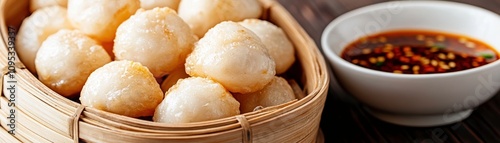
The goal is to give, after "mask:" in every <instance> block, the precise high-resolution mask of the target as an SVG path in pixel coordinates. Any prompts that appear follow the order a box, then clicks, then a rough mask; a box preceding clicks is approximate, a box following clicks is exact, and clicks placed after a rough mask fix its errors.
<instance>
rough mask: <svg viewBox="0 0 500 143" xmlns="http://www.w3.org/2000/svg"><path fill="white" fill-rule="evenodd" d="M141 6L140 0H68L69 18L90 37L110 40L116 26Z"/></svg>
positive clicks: (113, 35)
mask: <svg viewBox="0 0 500 143" xmlns="http://www.w3.org/2000/svg"><path fill="white" fill-rule="evenodd" d="M139 7H140V2H139V0H68V19H69V20H70V22H71V24H72V25H73V26H74V27H76V28H77V29H79V30H80V31H82V32H83V33H85V34H87V35H89V36H90V37H92V38H94V39H96V40H99V41H101V42H110V41H113V39H114V38H115V33H116V28H118V26H119V25H120V24H121V23H122V22H123V21H125V20H127V19H128V18H129V17H130V16H131V15H132V14H134V13H135V12H136V11H137V9H139Z"/></svg>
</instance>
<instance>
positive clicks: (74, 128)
mask: <svg viewBox="0 0 500 143" xmlns="http://www.w3.org/2000/svg"><path fill="white" fill-rule="evenodd" d="M260 2H261V5H262V6H263V7H264V11H263V16H262V17H261V19H265V20H268V21H270V22H272V23H274V24H276V25H278V26H279V27H281V28H282V29H283V30H284V31H285V33H286V34H287V35H288V37H289V38H290V40H291V41H292V43H293V44H294V46H295V50H296V57H297V61H296V63H295V65H294V67H295V68H292V70H295V71H292V74H289V76H291V77H292V78H293V80H290V82H291V83H292V86H293V88H294V90H295V92H296V93H297V95H298V97H299V98H298V100H294V101H291V102H288V103H285V104H282V105H277V106H273V107H268V108H263V109H261V110H258V111H255V112H250V113H245V114H241V115H238V116H234V117H228V118H223V119H218V120H212V121H204V122H196V123H187V124H165V123H156V122H152V121H147V120H141V119H135V118H129V117H125V116H120V115H117V114H112V113H108V112H104V111H100V110H96V109H93V108H88V107H84V106H82V105H81V104H79V103H77V102H74V101H72V100H69V99H66V98H64V97H63V96H60V95H59V94H57V93H55V92H54V91H52V90H51V89H49V88H48V87H46V86H45V85H43V84H42V83H41V82H40V81H39V80H38V79H37V78H36V77H35V76H34V75H33V74H31V73H30V72H29V71H28V70H27V69H25V68H24V66H23V64H22V63H21V62H20V61H16V62H15V63H16V65H15V67H16V73H15V76H16V80H17V83H16V87H17V88H16V97H15V100H16V101H15V104H16V106H15V108H14V109H15V110H16V113H15V116H16V118H15V125H16V127H15V135H12V134H9V133H8V132H7V131H8V130H10V127H8V126H7V123H8V122H10V121H9V120H7V116H9V114H10V112H9V111H10V109H11V107H8V105H7V104H8V99H9V97H6V96H5V95H9V94H8V91H7V90H5V88H6V87H5V86H2V87H3V88H2V90H3V93H4V94H3V95H2V96H0V123H1V125H2V127H3V128H0V142H9V143H10V142H58V143H59V142H147V143H155V142H217V143H219V142H323V137H322V133H321V130H320V128H319V123H320V119H321V114H322V111H323V107H324V104H325V100H326V96H327V91H328V84H329V77H328V72H327V68H326V64H325V61H324V59H323V57H322V55H321V53H320V52H319V50H318V48H317V46H316V45H315V43H314V42H313V40H312V39H311V38H310V37H309V36H308V35H307V33H306V32H305V31H304V29H303V28H302V27H300V25H299V24H298V23H297V21H295V19H294V18H293V17H292V16H291V15H290V14H289V13H288V12H287V11H286V9H285V8H283V7H282V6H281V5H280V4H279V3H278V2H276V1H274V0H260ZM28 4H29V2H28V0H3V1H1V2H0V7H1V11H0V30H1V32H2V33H1V34H2V39H3V40H2V43H1V44H0V45H1V46H2V47H0V53H1V54H0V67H2V69H3V70H2V74H3V75H4V76H0V78H1V77H3V78H2V81H3V82H0V83H2V85H6V84H7V78H8V77H7V66H8V60H7V53H8V49H7V47H8V46H7V43H8V26H12V27H14V28H16V29H17V28H19V26H20V24H21V22H22V20H23V19H24V18H25V17H27V16H28V15H29V14H30V13H29V9H28ZM16 59H17V57H16ZM295 81H296V82H295ZM294 83H295V84H294Z"/></svg>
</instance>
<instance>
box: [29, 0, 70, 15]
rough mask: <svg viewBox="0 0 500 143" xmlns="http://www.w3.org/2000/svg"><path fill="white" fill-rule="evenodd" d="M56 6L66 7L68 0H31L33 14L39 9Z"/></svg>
mask: <svg viewBox="0 0 500 143" xmlns="http://www.w3.org/2000/svg"><path fill="white" fill-rule="evenodd" d="M54 5H58V6H61V7H66V5H68V0H30V11H31V12H33V11H35V10H37V9H40V8H43V7H49V6H54Z"/></svg>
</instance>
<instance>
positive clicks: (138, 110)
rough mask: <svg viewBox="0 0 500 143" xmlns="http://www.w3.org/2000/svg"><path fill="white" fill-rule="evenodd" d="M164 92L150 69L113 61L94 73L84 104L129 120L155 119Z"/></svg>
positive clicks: (84, 97) (136, 64)
mask: <svg viewBox="0 0 500 143" xmlns="http://www.w3.org/2000/svg"><path fill="white" fill-rule="evenodd" d="M162 99H163V92H162V91H161V89H160V85H159V84H158V83H157V82H156V79H155V78H154V77H153V74H151V72H149V70H148V68H146V67H145V66H142V65H141V64H140V63H137V62H132V61H113V62H111V63H108V64H106V65H104V66H103V67H101V68H98V69H97V70H95V71H94V72H93V73H92V74H90V76H89V78H88V80H87V82H86V83H85V85H84V86H83V89H82V92H81V94H80V101H81V103H82V105H85V106H88V107H93V108H96V109H99V110H104V111H108V112H112V113H116V114H120V115H124V116H129V117H143V116H152V115H153V113H154V111H155V108H156V106H158V104H160V102H161V101H162Z"/></svg>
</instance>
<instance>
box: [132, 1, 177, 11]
mask: <svg viewBox="0 0 500 143" xmlns="http://www.w3.org/2000/svg"><path fill="white" fill-rule="evenodd" d="M140 1H141V8H143V9H153V8H156V7H160V8H161V7H169V8H171V9H173V10H177V7H179V3H180V2H181V0H140Z"/></svg>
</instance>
